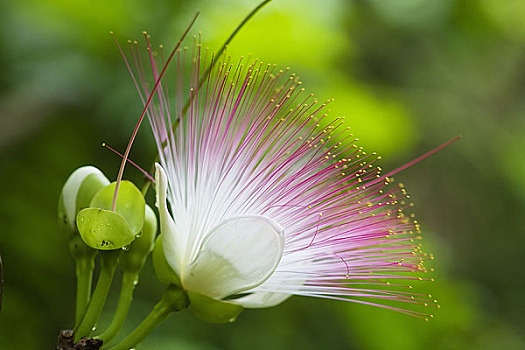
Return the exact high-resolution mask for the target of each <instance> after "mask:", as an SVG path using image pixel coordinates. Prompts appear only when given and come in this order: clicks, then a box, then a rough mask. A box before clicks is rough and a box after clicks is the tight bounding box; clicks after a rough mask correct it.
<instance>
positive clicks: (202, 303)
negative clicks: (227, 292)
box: [188, 291, 244, 323]
mask: <svg viewBox="0 0 525 350" xmlns="http://www.w3.org/2000/svg"><path fill="white" fill-rule="evenodd" d="M188 297H189V298H190V309H191V311H193V314H194V315H195V316H196V317H197V318H199V319H201V320H202V321H206V322H210V323H226V322H233V321H235V320H236V319H237V316H239V314H240V313H241V312H242V310H244V308H243V307H242V306H240V305H237V304H234V303H231V302H228V301H221V300H216V299H212V298H210V297H207V296H205V295H202V294H198V293H194V292H190V291H188Z"/></svg>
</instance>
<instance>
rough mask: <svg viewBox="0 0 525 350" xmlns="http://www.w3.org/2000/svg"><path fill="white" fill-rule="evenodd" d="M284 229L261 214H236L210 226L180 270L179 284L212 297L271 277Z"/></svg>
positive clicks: (224, 295)
mask: <svg viewBox="0 0 525 350" xmlns="http://www.w3.org/2000/svg"><path fill="white" fill-rule="evenodd" d="M283 247H284V231H283V229H282V227H281V226H280V225H279V224H278V223H277V222H275V221H274V220H272V219H269V218H267V217H264V216H261V215H250V216H239V217H235V218H231V219H228V220H226V221H224V222H222V223H221V224H219V225H217V226H216V227H215V228H213V229H212V230H211V231H210V233H209V234H208V236H207V237H206V239H205V241H204V242H203V244H202V247H201V249H200V251H199V253H198V255H197V256H196V258H195V260H194V261H193V262H192V263H191V264H190V265H188V266H187V267H186V268H185V269H184V272H183V276H182V285H183V286H184V288H185V289H187V290H191V291H194V292H197V293H200V294H203V295H206V296H209V297H212V298H215V299H222V298H224V297H226V296H229V295H232V294H235V293H239V292H241V291H244V290H247V289H250V288H254V287H256V286H258V285H260V284H261V283H263V282H264V281H265V280H266V279H268V277H270V276H271V274H272V273H273V271H274V270H275V268H276V267H277V265H278V264H279V261H280V260H281V256H282V254H283Z"/></svg>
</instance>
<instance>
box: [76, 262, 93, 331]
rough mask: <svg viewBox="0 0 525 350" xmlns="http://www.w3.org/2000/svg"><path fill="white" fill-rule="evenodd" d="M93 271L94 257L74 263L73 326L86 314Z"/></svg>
mask: <svg viewBox="0 0 525 350" xmlns="http://www.w3.org/2000/svg"><path fill="white" fill-rule="evenodd" d="M94 269H95V255H92V256H88V257H85V258H83V259H78V260H77V261H76V276H77V299H76V309H75V324H77V325H78V324H79V323H80V321H81V320H82V316H83V315H84V313H85V312H86V307H87V306H88V303H89V299H90V298H91V284H92V281H93V270H94Z"/></svg>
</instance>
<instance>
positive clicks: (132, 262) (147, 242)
mask: <svg viewBox="0 0 525 350" xmlns="http://www.w3.org/2000/svg"><path fill="white" fill-rule="evenodd" d="M156 235H157V217H156V216H155V212H154V211H153V209H151V207H150V206H149V205H146V214H145V217H144V227H143V228H142V233H141V234H140V236H137V237H136V238H135V240H134V241H133V243H131V245H130V247H129V249H128V250H126V251H125V252H124V254H122V255H121V256H120V269H121V270H122V272H124V273H136V274H138V273H139V272H140V270H142V267H143V266H144V263H145V262H146V258H147V257H148V255H149V254H150V253H151V251H152V250H153V246H154V244H155V236H156Z"/></svg>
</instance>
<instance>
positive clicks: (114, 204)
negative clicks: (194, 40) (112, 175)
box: [111, 11, 199, 211]
mask: <svg viewBox="0 0 525 350" xmlns="http://www.w3.org/2000/svg"><path fill="white" fill-rule="evenodd" d="M198 16H199V12H198V11H197V13H196V14H195V16H194V17H193V19H192V21H191V22H190V24H189V25H188V28H186V30H185V31H184V33H183V34H182V36H181V38H180V39H179V41H178V42H177V45H175V47H174V48H173V50H172V52H171V54H170V56H169V57H168V59H167V60H166V63H165V64H164V67H163V68H162V71H161V72H160V74H159V77H158V78H157V81H156V82H155V85H154V86H153V89H152V90H151V93H150V94H149V96H148V100H147V101H146V104H145V105H144V109H143V110H142V114H141V115H140V118H139V121H138V122H137V125H135V129H134V130H133V133H132V134H131V138H130V140H129V143H128V146H127V147H126V151H125V152H124V157H123V158H122V163H121V164H120V169H119V172H118V176H117V183H116V185H115V193H114V194H113V202H112V203H111V210H112V211H115V208H116V207H117V196H118V190H119V187H120V182H121V181H122V176H123V175H124V167H125V166H126V161H127V160H128V157H129V152H130V151H131V146H132V145H133V141H135V137H136V136H137V133H138V131H139V128H140V125H141V124H142V121H143V120H144V116H145V115H146V112H147V110H148V108H149V105H150V103H151V101H152V100H153V96H154V95H155V91H157V88H158V87H159V85H160V82H161V80H162V77H163V76H164V73H166V69H167V68H168V65H169V64H170V62H171V60H172V58H173V56H174V55H175V52H177V50H178V49H179V47H180V45H181V44H182V41H183V40H184V38H185V37H186V35H187V34H188V32H189V31H190V29H191V27H192V26H193V24H194V23H195V21H196V20H197V17H198ZM115 40H116V39H115Z"/></svg>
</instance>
